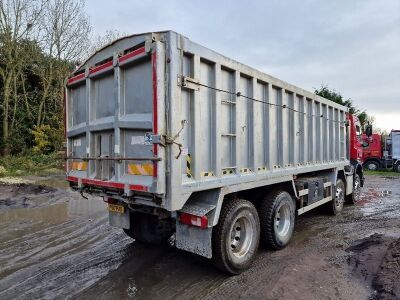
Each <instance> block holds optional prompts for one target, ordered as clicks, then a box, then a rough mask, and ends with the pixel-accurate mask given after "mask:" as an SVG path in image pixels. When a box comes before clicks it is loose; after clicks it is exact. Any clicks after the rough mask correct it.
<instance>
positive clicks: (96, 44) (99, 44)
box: [89, 30, 127, 55]
mask: <svg viewBox="0 0 400 300" xmlns="http://www.w3.org/2000/svg"><path fill="white" fill-rule="evenodd" d="M126 35H127V34H126V33H122V32H120V31H118V30H107V31H106V32H105V33H104V34H103V35H97V36H96V38H95V39H94V40H93V42H92V45H91V47H90V53H89V54H90V55H91V54H93V53H95V52H96V51H98V50H100V49H101V48H103V47H104V46H106V45H108V44H110V43H111V42H113V41H115V40H116V39H119V38H120V37H123V36H126Z"/></svg>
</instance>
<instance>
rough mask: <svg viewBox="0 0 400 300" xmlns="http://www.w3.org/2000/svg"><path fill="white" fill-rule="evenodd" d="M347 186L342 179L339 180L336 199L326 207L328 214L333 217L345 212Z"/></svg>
mask: <svg viewBox="0 0 400 300" xmlns="http://www.w3.org/2000/svg"><path fill="white" fill-rule="evenodd" d="M345 195H346V191H345V186H344V182H343V180H342V179H340V178H338V180H337V181H336V188H335V195H334V196H335V197H334V198H333V200H332V201H330V202H328V203H327V205H326V208H327V212H328V213H329V214H332V215H338V214H340V212H341V211H342V210H343V207H344V201H345Z"/></svg>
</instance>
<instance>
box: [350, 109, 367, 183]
mask: <svg viewBox="0 0 400 300" xmlns="http://www.w3.org/2000/svg"><path fill="white" fill-rule="evenodd" d="M347 120H348V134H347V136H348V139H349V158H350V163H351V165H352V166H353V168H354V170H355V173H354V174H356V175H358V176H359V180H360V184H361V186H363V185H364V174H363V169H362V165H363V151H364V147H365V146H366V143H365V142H364V141H363V138H362V135H363V134H362V128H361V123H360V120H359V118H358V117H357V116H356V115H353V114H350V113H348V114H347ZM371 131H372V129H371ZM356 181H357V180H355V182H356Z"/></svg>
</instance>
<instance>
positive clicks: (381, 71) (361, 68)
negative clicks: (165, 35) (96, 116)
mask: <svg viewBox="0 0 400 300" xmlns="http://www.w3.org/2000/svg"><path fill="white" fill-rule="evenodd" d="M86 10H87V13H88V15H89V17H90V20H91V23H92V26H93V31H94V34H95V35H102V34H104V33H105V32H106V31H107V30H117V31H119V32H122V33H127V34H133V33H142V32H149V31H159V30H169V29H170V30H174V31H177V32H179V33H182V34H184V35H185V36H187V37H188V38H189V39H191V40H192V41H195V42H197V43H199V44H201V45H203V46H206V47H208V48H211V49H213V50H215V51H217V52H219V53H221V54H224V55H225V56H228V57H230V58H233V59H235V60H237V61H239V62H241V63H244V64H247V65H249V66H251V67H254V68H256V69H258V70H260V71H263V72H265V73H267V74H270V75H272V76H275V77H278V78H279V79H282V80H284V81H287V82H289V83H292V84H295V85H297V86H299V87H301V88H304V89H306V90H309V91H313V90H314V89H315V88H319V87H320V86H321V84H327V85H328V86H329V88H331V89H335V90H336V91H338V92H340V93H341V94H342V96H343V97H344V98H346V99H347V98H351V99H352V100H353V101H354V104H355V105H356V106H357V107H359V108H360V109H362V110H366V111H367V113H368V114H370V115H373V116H374V117H375V127H376V128H380V129H384V130H388V131H390V130H391V129H400V1H399V0H380V1H376V0H352V1H347V0H336V1H328V0H325V1H323V0H302V1H298V0H286V1H279V0H276V1H273V0H264V1H261V0H260V1H255V0H247V1H239V0H237V1H235V0H231V1H228V0H220V1H218V0H214V1H209V0H203V1H195V0H192V1H190V0H186V1H177V0H170V1H148V0H140V1H133V0H118V1H109V0H86Z"/></svg>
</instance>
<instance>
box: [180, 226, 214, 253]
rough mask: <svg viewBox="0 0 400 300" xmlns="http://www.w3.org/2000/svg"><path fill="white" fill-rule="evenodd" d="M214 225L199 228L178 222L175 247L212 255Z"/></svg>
mask: <svg viewBox="0 0 400 300" xmlns="http://www.w3.org/2000/svg"><path fill="white" fill-rule="evenodd" d="M211 236H212V227H209V228H205V229H202V228H199V227H194V226H189V225H185V224H182V223H180V222H179V221H177V222H176V234H175V238H176V240H175V247H176V248H178V249H182V250H185V251H189V252H192V253H195V254H197V255H200V256H204V257H206V258H211V257H212V250H211V246H212V245H211Z"/></svg>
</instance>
